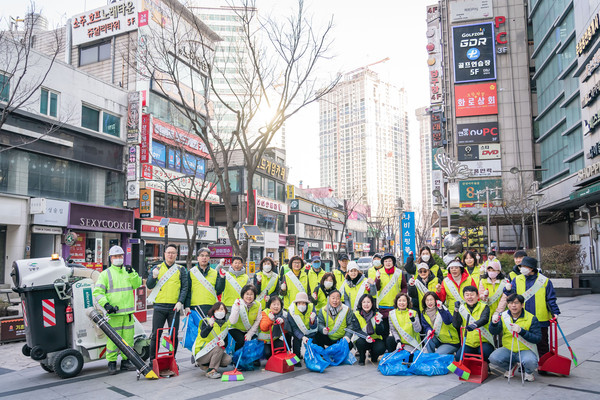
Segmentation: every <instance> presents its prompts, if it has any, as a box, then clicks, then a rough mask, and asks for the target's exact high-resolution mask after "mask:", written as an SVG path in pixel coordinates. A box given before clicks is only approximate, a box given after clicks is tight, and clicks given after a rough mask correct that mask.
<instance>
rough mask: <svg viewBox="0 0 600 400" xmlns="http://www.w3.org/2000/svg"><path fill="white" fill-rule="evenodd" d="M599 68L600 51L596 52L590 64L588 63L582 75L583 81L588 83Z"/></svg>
mask: <svg viewBox="0 0 600 400" xmlns="http://www.w3.org/2000/svg"><path fill="white" fill-rule="evenodd" d="M598 66H600V49H598V50H596V53H594V57H592V59H591V60H590V62H588V63H587V65H586V66H585V72H584V73H583V74H581V81H582V82H585V81H587V80H588V79H589V78H590V76H592V75H593V74H594V72H595V71H596V69H598Z"/></svg>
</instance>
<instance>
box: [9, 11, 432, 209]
mask: <svg viewBox="0 0 600 400" xmlns="http://www.w3.org/2000/svg"><path fill="white" fill-rule="evenodd" d="M196 2H197V3H201V2H202V0H196ZM106 3H107V1H106V0H38V1H36V2H35V4H36V9H39V10H41V12H42V14H43V15H44V16H45V17H46V18H48V20H49V21H50V24H49V25H50V27H55V26H58V25H63V24H64V23H65V21H66V19H67V18H68V17H70V16H72V15H74V14H76V13H78V12H80V11H84V10H91V9H94V8H97V7H100V6H103V5H105V4H106ZM305 3H306V9H307V11H308V14H310V15H313V23H314V24H315V25H316V26H317V27H319V26H320V27H322V26H324V24H325V23H326V21H328V20H329V19H330V18H331V17H333V22H334V27H333V31H332V33H331V34H332V39H333V45H332V48H331V52H330V56H331V59H329V60H326V61H325V62H323V63H322V64H321V66H320V68H319V73H320V74H322V75H323V76H333V75H335V74H336V73H338V72H339V73H344V72H349V71H351V70H353V69H355V68H359V67H362V66H365V65H367V64H371V63H373V62H376V61H379V60H381V59H384V58H386V57H389V58H390V61H388V62H386V63H382V64H379V65H377V66H374V67H372V69H373V70H374V71H376V72H378V73H379V74H380V76H381V77H382V79H384V80H387V81H390V82H391V83H394V84H396V85H397V86H399V87H404V88H405V89H406V91H407V93H408V104H409V107H408V113H409V132H410V140H409V144H410V149H411V150H410V157H411V161H410V162H411V188H412V202H413V204H418V203H420V197H421V191H420V184H421V178H420V177H421V171H420V147H419V132H418V124H417V121H416V118H415V109H417V108H419V107H423V106H426V105H428V100H429V95H428V90H429V89H428V83H427V64H426V61H427V52H426V50H425V46H426V44H427V42H426V36H425V32H426V30H427V29H426V23H425V7H426V5H428V4H430V3H433V1H432V0H410V1H407V0H374V1H370V2H364V1H358V0H305ZM28 4H29V3H28V2H26V1H22V0H16V1H15V0H0V17H1V18H2V20H3V24H2V26H5V25H4V24H5V23H6V21H8V20H9V17H17V16H20V17H22V16H23V15H24V14H25V12H26V9H27V6H28ZM295 4H296V1H294V0H257V7H258V8H259V10H269V12H270V13H273V14H274V15H285V14H288V15H289V12H290V10H291V9H292V7H293V6H294V5H295ZM286 141H287V143H286V145H287V164H288V166H289V169H290V173H289V182H290V183H292V184H295V185H298V184H299V182H300V181H303V184H304V185H305V186H307V185H308V186H310V187H319V186H320V182H319V148H318V143H319V123H318V105H316V104H315V105H311V106H308V107H306V108H305V109H304V110H302V111H301V112H300V113H298V114H297V115H296V116H294V117H292V118H291V119H290V120H288V121H287V123H286Z"/></svg>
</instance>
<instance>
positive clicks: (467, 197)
mask: <svg viewBox="0 0 600 400" xmlns="http://www.w3.org/2000/svg"><path fill="white" fill-rule="evenodd" d="M496 187H498V188H502V179H470V180H468V181H460V182H459V199H460V206H461V207H471V206H473V204H474V203H475V202H476V201H477V192H478V191H479V190H484V189H485V188H490V189H493V188H496ZM480 200H482V201H484V202H485V195H484V196H483V197H480Z"/></svg>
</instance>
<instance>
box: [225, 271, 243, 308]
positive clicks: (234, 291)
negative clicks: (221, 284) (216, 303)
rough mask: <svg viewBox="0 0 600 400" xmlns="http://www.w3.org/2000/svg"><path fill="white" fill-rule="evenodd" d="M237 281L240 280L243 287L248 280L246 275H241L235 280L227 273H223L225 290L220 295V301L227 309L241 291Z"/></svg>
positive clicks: (238, 296)
mask: <svg viewBox="0 0 600 400" xmlns="http://www.w3.org/2000/svg"><path fill="white" fill-rule="evenodd" d="M238 279H240V280H241V281H242V282H243V285H245V284H246V283H248V279H249V278H248V275H247V274H241V275H240V276H239V277H237V278H236V277H234V276H233V275H232V274H230V273H229V272H226V273H225V289H224V290H223V294H222V295H221V301H222V302H223V303H224V304H225V305H226V306H227V307H231V306H232V305H233V302H234V301H235V300H236V299H239V298H240V292H241V291H242V286H243V285H240V283H239V281H238Z"/></svg>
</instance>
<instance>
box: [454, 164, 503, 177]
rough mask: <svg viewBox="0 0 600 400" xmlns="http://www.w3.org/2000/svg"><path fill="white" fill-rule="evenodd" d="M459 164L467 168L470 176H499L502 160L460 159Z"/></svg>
mask: <svg viewBox="0 0 600 400" xmlns="http://www.w3.org/2000/svg"><path fill="white" fill-rule="evenodd" d="M461 164H463V165H466V166H467V168H469V170H470V171H471V172H470V174H469V175H470V176H473V177H480V176H482V177H483V176H501V175H502V172H501V171H500V170H501V169H502V162H501V161H500V160H477V161H462V162H461Z"/></svg>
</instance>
